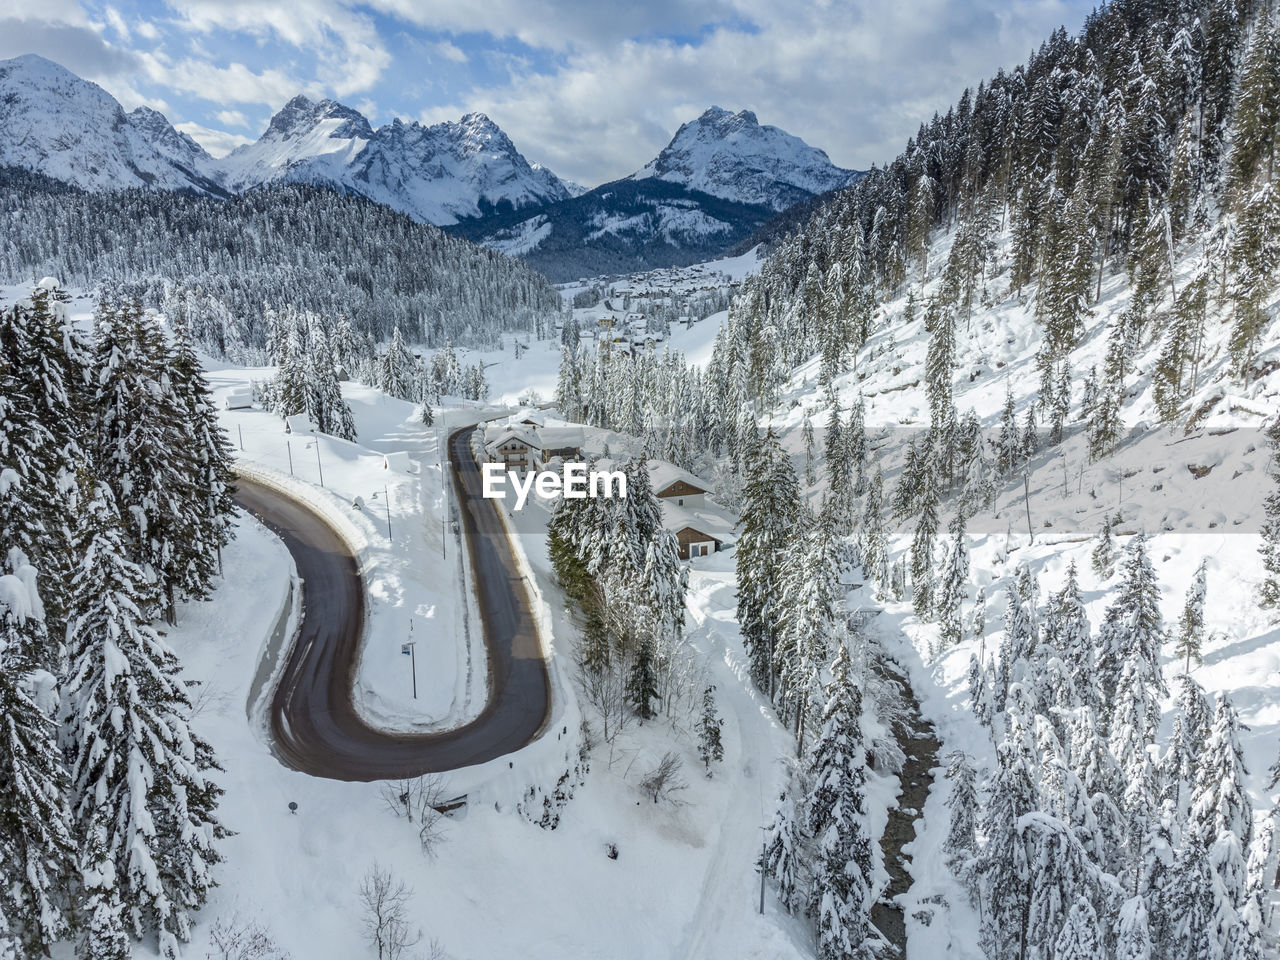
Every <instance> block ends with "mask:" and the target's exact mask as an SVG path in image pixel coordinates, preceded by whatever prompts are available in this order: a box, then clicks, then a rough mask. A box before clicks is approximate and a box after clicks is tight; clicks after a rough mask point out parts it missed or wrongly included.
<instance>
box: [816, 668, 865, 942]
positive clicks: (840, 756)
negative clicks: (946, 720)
mask: <svg viewBox="0 0 1280 960" xmlns="http://www.w3.org/2000/svg"><path fill="white" fill-rule="evenodd" d="M861 714H862V692H861V690H860V689H859V688H858V686H857V685H856V683H855V682H854V678H853V676H852V664H851V663H850V660H849V651H848V648H846V647H845V646H843V645H842V646H841V647H840V650H839V652H838V653H837V655H836V659H835V662H834V663H833V664H832V665H831V682H830V684H828V686H827V705H826V708H825V709H824V710H823V713H822V732H821V734H820V735H819V736H818V739H817V740H816V741H815V742H814V744H813V750H812V752H811V754H810V757H809V775H810V778H811V780H812V783H813V788H812V790H811V791H810V794H809V800H808V809H807V821H806V828H807V832H808V834H809V836H811V837H813V840H814V845H815V859H816V863H815V865H814V880H813V894H812V906H811V911H812V913H813V915H814V916H815V918H816V920H817V928H818V931H817V933H818V956H819V958H821V960H872V958H873V957H874V956H875V953H874V951H873V950H872V948H871V937H870V932H869V929H868V928H869V921H870V910H871V882H872V881H871V876H872V860H871V845H870V841H869V840H868V838H867V833H866V826H865V823H864V820H865V817H866V799H865V796H864V792H863V785H864V782H865V774H864V773H863V770H864V767H865V749H864V747H863V742H862V731H861V728H860V722H861Z"/></svg>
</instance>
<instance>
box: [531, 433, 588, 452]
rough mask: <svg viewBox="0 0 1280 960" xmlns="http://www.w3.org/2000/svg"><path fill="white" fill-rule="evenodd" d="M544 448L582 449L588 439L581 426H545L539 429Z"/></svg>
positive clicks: (541, 444)
mask: <svg viewBox="0 0 1280 960" xmlns="http://www.w3.org/2000/svg"><path fill="white" fill-rule="evenodd" d="M538 436H539V438H540V439H541V443H540V447H541V449H543V450H560V449H563V448H564V447H574V448H575V449H578V450H581V449H582V447H583V445H584V444H585V443H586V442H587V441H586V434H584V433H583V430H582V428H581V427H543V428H542V429H541V430H539V431H538Z"/></svg>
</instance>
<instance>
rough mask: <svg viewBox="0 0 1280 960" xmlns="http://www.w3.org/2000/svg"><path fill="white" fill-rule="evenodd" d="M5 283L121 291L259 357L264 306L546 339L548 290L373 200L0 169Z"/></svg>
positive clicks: (430, 338) (551, 309)
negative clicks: (171, 189)
mask: <svg viewBox="0 0 1280 960" xmlns="http://www.w3.org/2000/svg"><path fill="white" fill-rule="evenodd" d="M0 188H2V189H0V212H2V214H3V217H4V220H5V224H6V231H5V234H4V238H3V240H0V279H3V280H4V281H7V282H11V283H20V282H30V281H32V280H33V278H37V277H42V276H46V275H52V276H57V277H58V278H59V279H61V280H62V281H63V282H64V283H66V284H68V285H75V286H81V287H94V286H96V285H97V284H99V283H101V282H102V281H104V280H111V281H115V282H117V283H119V284H121V285H122V289H123V292H124V293H125V294H126V295H129V296H132V297H135V298H137V299H138V300H139V301H140V302H141V303H142V304H143V305H144V306H147V307H154V308H157V309H161V310H163V311H164V312H165V313H166V314H167V315H169V316H175V317H176V316H183V317H184V318H185V322H186V323H187V325H188V326H189V328H190V330H191V334H192V336H193V337H194V338H195V340H196V341H197V342H198V343H200V345H201V346H203V347H205V348H206V349H208V350H210V351H211V352H213V353H214V354H217V355H222V356H226V357H228V358H230V359H233V360H236V361H240V362H246V363H260V362H263V361H264V360H265V358H266V348H267V345H268V338H269V330H268V323H267V319H266V311H267V309H268V308H273V309H275V310H285V309H291V310H295V311H307V312H311V313H315V314H319V315H321V316H324V317H326V318H328V319H329V321H330V322H336V320H337V319H338V318H340V317H346V318H348V320H349V321H350V323H351V325H352V327H353V328H354V329H355V331H356V332H358V333H361V334H367V335H368V336H370V337H372V338H373V339H374V340H375V341H381V340H386V339H389V338H390V337H391V335H392V333H393V331H394V330H395V329H396V328H397V327H399V329H400V330H401V332H402V334H403V335H404V336H406V337H407V338H408V339H409V340H410V341H411V342H415V343H426V344H429V345H443V344H444V343H445V342H446V341H449V340H453V341H454V342H458V343H467V344H472V345H476V346H495V345H497V344H498V343H499V342H501V339H502V335H503V334H504V333H510V332H513V331H519V332H521V333H526V334H531V335H534V336H539V337H545V336H548V335H549V332H550V330H551V324H552V319H553V317H554V316H555V315H556V314H557V311H558V309H559V300H558V298H557V296H556V293H555V291H554V290H552V288H551V286H550V285H549V284H548V283H547V281H546V279H545V278H544V277H542V276H541V275H540V274H537V273H534V272H533V271H532V270H531V269H529V268H528V267H527V266H525V265H524V264H522V263H519V262H517V261H514V260H511V259H508V258H507V257H505V256H503V255H501V254H498V253H493V252H491V251H488V250H483V249H480V248H478V247H475V246H473V245H472V244H470V243H467V242H465V241H462V240H456V239H454V238H452V237H449V236H447V235H445V234H444V233H442V232H441V231H440V230H439V229H437V228H435V227H433V226H430V225H429V224H422V223H417V222H415V221H413V220H411V219H410V218H409V217H407V216H405V215H404V214H400V213H396V212H395V211H393V210H391V209H389V208H387V207H383V206H380V205H378V204H374V203H371V202H369V201H367V200H364V199H361V198H357V197H349V196H343V195H341V194H337V193H334V192H332V191H329V190H323V189H319V188H314V187H307V186H282V187H272V188H268V189H263V190H256V191H252V192H250V193H247V194H245V195H244V196H241V197H238V198H234V199H231V200H227V201H221V200H210V199H207V198H203V197H194V196H190V195H186V194H176V193H167V192H162V191H150V190H128V191H122V192H111V193H85V192H82V191H79V190H76V189H70V188H67V187H66V186H65V185H62V184H57V183H55V182H53V181H50V180H47V179H45V178H43V177H40V176H39V175H36V174H30V173H26V172H24V171H19V170H13V169H8V170H5V171H3V172H0Z"/></svg>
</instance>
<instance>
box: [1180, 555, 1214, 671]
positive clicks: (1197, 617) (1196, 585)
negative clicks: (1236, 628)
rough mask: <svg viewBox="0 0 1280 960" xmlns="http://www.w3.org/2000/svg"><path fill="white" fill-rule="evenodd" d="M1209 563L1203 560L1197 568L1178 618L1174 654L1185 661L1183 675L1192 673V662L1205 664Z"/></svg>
mask: <svg viewBox="0 0 1280 960" xmlns="http://www.w3.org/2000/svg"><path fill="white" fill-rule="evenodd" d="M1208 563H1209V561H1208V560H1201V561H1200V566H1199V567H1197V568H1196V575H1195V577H1194V579H1192V581H1191V586H1190V587H1188V588H1187V600H1186V602H1185V603H1184V604H1183V606H1182V615H1181V616H1180V617H1179V618H1178V636H1177V642H1176V643H1175V645H1174V648H1173V653H1174V656H1176V657H1178V658H1179V659H1181V660H1182V661H1183V664H1182V671H1183V673H1189V672H1190V671H1191V661H1192V660H1194V661H1195V662H1196V665H1197V666H1199V665H1200V664H1201V663H1202V662H1203V658H1202V657H1201V655H1200V647H1201V645H1202V644H1203V643H1204V598H1205V579H1206V577H1207V576H1208Z"/></svg>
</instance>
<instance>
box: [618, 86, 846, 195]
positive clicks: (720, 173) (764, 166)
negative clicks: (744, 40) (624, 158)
mask: <svg viewBox="0 0 1280 960" xmlns="http://www.w3.org/2000/svg"><path fill="white" fill-rule="evenodd" d="M634 176H635V177H636V179H643V178H645V177H657V178H659V179H662V180H669V181H671V182H673V183H679V184H682V185H683V186H686V187H689V188H691V189H694V190H701V191H702V192H703V193H709V194H711V195H712V196H716V197H722V198H724V199H726V200H735V201H738V202H740V203H750V204H756V205H761V206H767V207H770V208H772V209H774V210H784V209H786V208H787V207H789V206H791V205H792V204H794V203H798V202H799V201H801V200H804V199H806V198H807V197H811V196H813V195H814V194H818V193H825V192H826V191H828V190H834V189H836V188H837V187H842V186H845V185H846V184H848V183H850V182H852V181H853V180H854V179H856V178H857V173H856V172H855V171H852V170H844V169H841V168H840V167H837V166H836V165H835V164H833V163H832V162H831V159H830V158H829V157H828V156H827V154H826V152H825V151H823V150H819V149H818V148H817V147H811V146H809V144H807V143H805V142H804V141H803V140H801V139H800V138H799V137H795V136H792V135H791V134H789V133H787V132H786V131H785V130H780V129H779V128H778V127H772V126H768V125H765V126H762V125H761V124H760V122H759V120H758V119H756V115H755V114H754V113H752V112H751V111H750V110H739V111H738V112H737V113H732V112H730V111H728V110H725V109H724V108H723V107H717V106H713V107H710V108H708V109H707V110H706V111H704V112H703V113H702V115H701V116H699V117H698V118H697V119H695V120H690V121H689V122H688V123H684V124H681V126H680V129H679V130H677V131H676V135H675V136H674V137H672V138H671V142H670V143H669V144H667V146H666V147H664V148H663V150H662V152H661V153H659V154H658V156H657V157H655V158H654V159H653V160H652V161H651V162H649V163H648V164H647V165H646V166H645V167H644V169H643V170H641V171H639V172H638V173H636V174H635V175H634Z"/></svg>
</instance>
